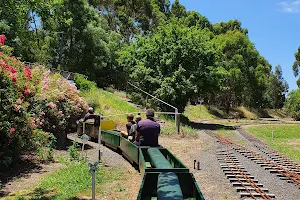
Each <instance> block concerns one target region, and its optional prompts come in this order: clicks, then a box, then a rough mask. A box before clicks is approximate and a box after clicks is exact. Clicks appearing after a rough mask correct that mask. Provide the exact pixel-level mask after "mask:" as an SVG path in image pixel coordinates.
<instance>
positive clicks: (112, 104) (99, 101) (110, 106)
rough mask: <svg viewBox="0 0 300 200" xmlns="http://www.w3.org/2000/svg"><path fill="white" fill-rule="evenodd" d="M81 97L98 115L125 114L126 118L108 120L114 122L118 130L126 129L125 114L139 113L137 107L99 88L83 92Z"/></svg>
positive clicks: (110, 118)
mask: <svg viewBox="0 0 300 200" xmlns="http://www.w3.org/2000/svg"><path fill="white" fill-rule="evenodd" d="M80 96H82V97H84V99H85V100H86V101H87V102H88V104H89V105H90V106H92V107H93V108H94V110H95V112H96V113H102V114H103V115H104V116H108V115H116V114H124V116H114V117H108V118H107V119H108V120H113V121H114V122H115V123H116V124H117V126H118V128H124V124H126V121H127V120H126V116H125V113H131V112H138V109H137V108H136V107H135V106H133V105H130V104H129V103H128V102H126V101H125V100H123V99H121V98H119V97H118V96H117V95H116V94H114V93H111V92H107V91H105V90H102V89H99V88H93V89H91V90H89V91H81V92H80Z"/></svg>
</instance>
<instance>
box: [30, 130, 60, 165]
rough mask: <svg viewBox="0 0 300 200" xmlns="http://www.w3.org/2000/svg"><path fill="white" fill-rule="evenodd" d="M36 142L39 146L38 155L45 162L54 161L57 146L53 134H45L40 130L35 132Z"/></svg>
mask: <svg viewBox="0 0 300 200" xmlns="http://www.w3.org/2000/svg"><path fill="white" fill-rule="evenodd" d="M33 133H34V140H35V143H36V144H38V145H37V146H38V148H37V151H36V153H37V155H38V156H39V157H40V158H42V159H43V160H50V161H52V160H53V150H54V148H55V144H56V138H55V136H54V135H53V134H52V133H47V132H44V131H42V130H40V129H36V130H34V132H33Z"/></svg>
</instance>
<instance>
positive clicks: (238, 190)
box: [235, 186, 269, 192]
mask: <svg viewBox="0 0 300 200" xmlns="http://www.w3.org/2000/svg"><path fill="white" fill-rule="evenodd" d="M235 189H236V191H237V192H242V191H246V189H247V190H250V191H256V190H257V188H256V189H255V188H253V187H249V186H248V187H246V188H245V187H236V188H235ZM259 189H260V190H262V191H264V192H269V189H267V188H259Z"/></svg>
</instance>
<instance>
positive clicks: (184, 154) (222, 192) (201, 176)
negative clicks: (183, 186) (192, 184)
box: [159, 131, 240, 200]
mask: <svg viewBox="0 0 300 200" xmlns="http://www.w3.org/2000/svg"><path fill="white" fill-rule="evenodd" d="M159 142H160V144H161V145H163V146H164V147H166V148H168V149H169V150H170V151H171V152H172V153H173V154H175V155H176V157H178V158H179V159H180V160H181V161H182V162H183V163H184V164H185V165H186V166H187V167H188V168H189V169H190V172H192V173H193V174H194V176H195V178H196V180H197V183H198V185H199V187H200V190H201V192H202V193H203V195H204V197H205V199H214V200H225V199H230V200H237V199H240V198H239V195H238V194H237V193H236V192H235V190H234V189H233V188H232V187H231V185H230V183H229V182H228V180H227V179H226V178H225V176H224V174H223V172H222V171H221V168H220V166H219V162H218V160H217V157H216V141H215V140H214V139H213V138H211V137H210V136H208V135H207V134H205V133H203V132H202V131H199V138H197V139H194V138H180V137H178V138H168V137H161V138H159ZM194 160H197V161H200V168H201V170H196V169H194Z"/></svg>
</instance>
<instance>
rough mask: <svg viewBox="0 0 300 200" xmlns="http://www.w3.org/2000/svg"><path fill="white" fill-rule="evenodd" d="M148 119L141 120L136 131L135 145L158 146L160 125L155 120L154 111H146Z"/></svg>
mask: <svg viewBox="0 0 300 200" xmlns="http://www.w3.org/2000/svg"><path fill="white" fill-rule="evenodd" d="M146 117H147V119H144V120H141V121H140V122H139V123H138V125H137V129H136V138H135V141H134V144H136V145H140V146H153V147H155V146H158V136H159V135H160V124H159V123H158V122H156V121H155V120H154V110H153V109H148V110H146Z"/></svg>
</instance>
